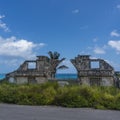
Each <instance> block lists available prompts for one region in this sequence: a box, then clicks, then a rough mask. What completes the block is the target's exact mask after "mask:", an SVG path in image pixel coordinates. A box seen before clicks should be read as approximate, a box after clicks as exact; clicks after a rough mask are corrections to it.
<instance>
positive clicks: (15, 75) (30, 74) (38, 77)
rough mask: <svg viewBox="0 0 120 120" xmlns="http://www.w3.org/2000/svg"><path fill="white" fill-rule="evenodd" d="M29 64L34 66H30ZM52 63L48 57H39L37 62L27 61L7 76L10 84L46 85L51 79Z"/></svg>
mask: <svg viewBox="0 0 120 120" xmlns="http://www.w3.org/2000/svg"><path fill="white" fill-rule="evenodd" d="M29 64H33V65H34V66H33V68H32V66H29ZM51 74H52V71H51V63H50V59H49V58H48V57H47V56H37V59H36V60H29V61H25V62H24V63H23V64H22V65H20V67H19V68H18V69H17V70H16V71H13V72H11V73H8V74H7V75H6V78H7V80H8V81H9V82H12V83H17V84H23V83H44V82H46V81H47V79H50V78H51V76H52V75H51Z"/></svg>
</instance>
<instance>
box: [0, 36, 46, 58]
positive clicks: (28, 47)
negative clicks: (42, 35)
mask: <svg viewBox="0 0 120 120" xmlns="http://www.w3.org/2000/svg"><path fill="white" fill-rule="evenodd" d="M0 43H1V44H0V55H2V56H13V57H21V58H33V57H34V56H36V55H35V53H34V49H35V48H38V47H39V48H40V47H43V46H44V45H45V44H44V43H39V44H35V43H33V42H30V41H28V40H25V39H17V38H16V37H14V36H13V37H10V38H2V37H0Z"/></svg>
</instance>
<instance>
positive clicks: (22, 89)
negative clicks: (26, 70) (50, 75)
mask: <svg viewBox="0 0 120 120" xmlns="http://www.w3.org/2000/svg"><path fill="white" fill-rule="evenodd" d="M0 102H1V103H9V104H24V105H57V106H63V107H91V108H96V109H116V110H120V90H119V89H117V88H115V87H96V86H93V87H90V86H78V85H73V86H64V87H60V86H59V85H58V84H57V83H56V82H48V83H45V84H34V85H33V84H24V85H16V84H8V83H1V84H0Z"/></svg>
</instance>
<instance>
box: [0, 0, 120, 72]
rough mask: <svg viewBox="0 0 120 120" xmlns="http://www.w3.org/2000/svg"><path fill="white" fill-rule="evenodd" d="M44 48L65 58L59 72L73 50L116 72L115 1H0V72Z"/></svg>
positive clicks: (118, 5)
mask: <svg viewBox="0 0 120 120" xmlns="http://www.w3.org/2000/svg"><path fill="white" fill-rule="evenodd" d="M48 51H58V52H59V53H60V54H61V58H62V57H66V61H64V64H66V65H68V66H69V69H68V70H65V71H63V72H68V73H69V72H75V69H74V67H73V66H72V64H71V63H70V61H69V60H70V59H72V58H74V57H75V56H77V55H78V54H89V55H91V57H93V58H102V59H105V60H106V61H107V62H109V63H110V64H111V65H112V66H113V67H114V69H115V70H120V59H119V58H120V0H0V73H7V72H10V71H13V70H15V69H17V68H18V66H19V65H20V64H21V63H22V62H23V61H24V60H28V59H35V58H36V57H35V56H36V55H47V53H48ZM60 72H61V71H60Z"/></svg>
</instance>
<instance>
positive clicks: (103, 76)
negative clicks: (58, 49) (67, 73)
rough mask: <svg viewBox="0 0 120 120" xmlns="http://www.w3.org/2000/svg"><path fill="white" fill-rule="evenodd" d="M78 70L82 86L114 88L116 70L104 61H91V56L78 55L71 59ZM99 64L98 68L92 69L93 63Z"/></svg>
mask: <svg viewBox="0 0 120 120" xmlns="http://www.w3.org/2000/svg"><path fill="white" fill-rule="evenodd" d="M71 62H72V64H73V65H74V66H75V68H76V69H77V73H78V80H79V83H80V84H87V85H98V86H101V85H102V86H112V85H114V69H113V67H112V66H111V65H110V64H108V63H107V62H106V61H104V60H103V59H90V56H89V55H78V56H77V57H75V59H71ZM92 62H93V63H94V62H95V63H96V62H97V63H98V67H92V64H91V63H92Z"/></svg>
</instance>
